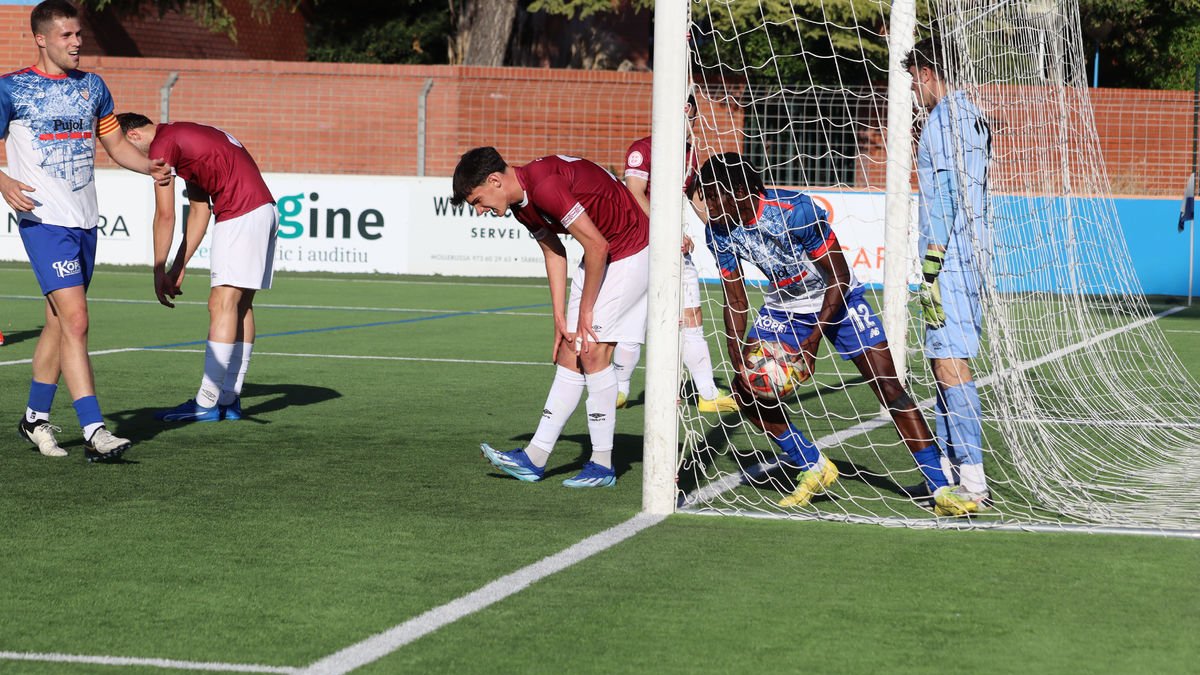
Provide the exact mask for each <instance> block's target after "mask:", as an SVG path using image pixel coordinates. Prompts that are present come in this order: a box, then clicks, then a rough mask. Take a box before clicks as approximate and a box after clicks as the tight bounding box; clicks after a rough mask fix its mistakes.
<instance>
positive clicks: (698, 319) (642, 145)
mask: <svg viewBox="0 0 1200 675" xmlns="http://www.w3.org/2000/svg"><path fill="white" fill-rule="evenodd" d="M684 114H685V115H687V119H688V124H689V125H691V124H694V123H695V121H696V97H695V96H690V95H689V96H688V100H687V104H686V105H685V106H684ZM650 148H651V144H650V137H649V136H646V137H645V138H640V139H638V140H636V141H634V142H633V144H632V145H630V146H629V150H627V151H626V152H625V186H626V187H628V188H629V191H630V192H632V193H633V198H634V199H636V200H637V202H638V204H639V205H641V207H642V210H643V211H645V212H646V213H647V214H648V213H650ZM685 161H686V166H687V175H686V176H685V178H684V190H685V191H686V189H687V186H688V185H689V184H691V182H692V181H693V180H695V178H696V173H697V172H698V171H699V170H700V162H699V158H698V157H697V156H696V153H695V151H694V150H693V149H692V146H691V144H690V143H689V144H688V147H687V153H686V160H685ZM684 215H685V217H687V219H688V222H689V224H691V225H692V226H693V227H695V228H699V230H698V231H701V232H702V231H703V230H704V225H703V223H701V222H700V217H699V216H698V215H697V214H696V211H695V210H694V209H686V208H685V209H684ZM694 247H695V244H694V242H693V241H692V238H691V237H690V236H688V235H687V233H686V232H685V233H684V235H683V247H682V250H683V268H682V278H683V340H682V342H681V344H680V348H681V351H682V357H683V364H684V365H685V366H687V369H688V372H689V373H691V376H692V383H693V384H695V385H696V392H697V393H698V394H699V399H700V400H699V401H698V402H697V404H696V409H697V410H699V411H700V412H731V411H734V410H737V409H738V405H737V401H735V400H734V399H733V396H730V395H729V393H728V392H724V391H721V390H720V389H719V388H718V387H717V383H716V382H714V381H713V367H712V357H711V356H710V355H709V353H708V341H707V340H705V339H704V328H703V326H704V313H703V312H702V311H701V308H700V275H699V272H698V271H697V270H696V265H695V264H694V263H693V262H692V249H693V248H694ZM641 354H642V346H641V345H640V344H638V343H636V342H628V343H627V342H622V343H621V344H618V345H617V347H616V349H615V350H614V351H613V367H615V368H616V369H617V407H618V408H623V407H625V402H626V400H627V399H628V396H629V380H630V378H631V377H632V376H633V369H634V367H635V366H637V362H638V359H639V358H640V357H641Z"/></svg>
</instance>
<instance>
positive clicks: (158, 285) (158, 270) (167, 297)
mask: <svg viewBox="0 0 1200 675" xmlns="http://www.w3.org/2000/svg"><path fill="white" fill-rule="evenodd" d="M154 295H156V296H157V297H158V302H159V303H160V304H162V305H164V306H166V307H170V308H172V309H174V308H175V303H173V302H171V300H174V299H175V296H176V295H179V288H178V287H177V286H175V284H174V283H172V281H171V279H170V277H169V276H168V274H167V272H166V270H164V269H163V267H162V265H155V266H154Z"/></svg>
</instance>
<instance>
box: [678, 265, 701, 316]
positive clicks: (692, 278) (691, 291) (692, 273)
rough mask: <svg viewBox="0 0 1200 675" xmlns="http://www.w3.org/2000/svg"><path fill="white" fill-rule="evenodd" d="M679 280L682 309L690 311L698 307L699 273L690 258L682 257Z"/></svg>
mask: <svg viewBox="0 0 1200 675" xmlns="http://www.w3.org/2000/svg"><path fill="white" fill-rule="evenodd" d="M679 275H680V278H681V281H682V283H683V308H684V309H692V308H695V307H699V306H700V272H698V271H697V270H696V263H694V262H692V256H691V254H690V253H689V254H688V255H685V256H683V268H682V269H681V270H680V273H679Z"/></svg>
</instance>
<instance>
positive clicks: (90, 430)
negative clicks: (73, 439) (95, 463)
mask: <svg viewBox="0 0 1200 675" xmlns="http://www.w3.org/2000/svg"><path fill="white" fill-rule="evenodd" d="M103 428H104V422H93V423H91V424H89V425H87V426H86V427H84V428H83V440H85V441H91V440H92V434H94V433H96V432H97V431H99V430H100V429H103Z"/></svg>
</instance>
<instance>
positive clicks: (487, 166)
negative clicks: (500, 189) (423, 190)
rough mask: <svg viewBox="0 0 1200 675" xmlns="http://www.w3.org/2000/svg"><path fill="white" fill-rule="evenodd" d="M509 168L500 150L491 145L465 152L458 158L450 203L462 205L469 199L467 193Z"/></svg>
mask: <svg viewBox="0 0 1200 675" xmlns="http://www.w3.org/2000/svg"><path fill="white" fill-rule="evenodd" d="M507 169H508V164H507V163H506V162H505V161H504V158H503V157H501V156H500V152H499V151H497V150H496V149H495V148H493V147H492V146H490V145H489V146H486V147H482V148H472V149H471V150H468V151H466V152H464V153H463V156H462V157H461V158H459V160H458V166H456V167H454V182H453V186H454V195H453V196H451V197H450V203H451V204H453V205H455V206H461V205H462V203H463V202H465V201H467V195H469V194H471V191H472V190H474V189H475V188H477V187H479V186H480V185H483V182H484V181H485V180H487V177H488V176H490V175H492V174H494V173H504V171H505V170H507Z"/></svg>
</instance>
